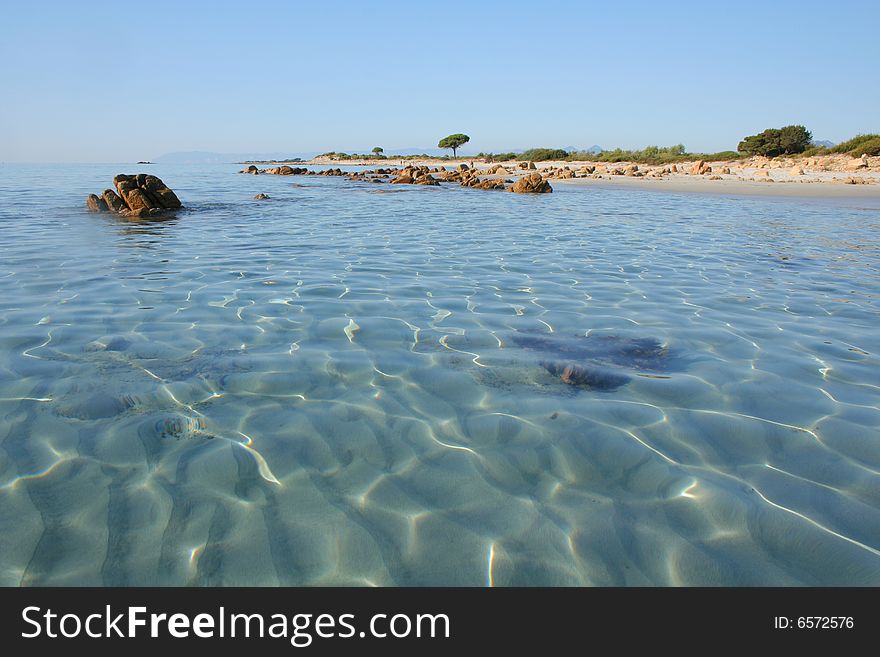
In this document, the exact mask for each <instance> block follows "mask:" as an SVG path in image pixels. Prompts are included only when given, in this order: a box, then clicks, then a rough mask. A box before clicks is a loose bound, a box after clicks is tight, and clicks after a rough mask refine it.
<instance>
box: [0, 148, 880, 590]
mask: <svg viewBox="0 0 880 657" xmlns="http://www.w3.org/2000/svg"><path fill="white" fill-rule="evenodd" d="M237 168H238V167H236V166H234V165H229V166H205V167H195V166H192V167H183V166H177V167H171V166H158V165H156V166H153V167H141V168H140V169H138V168H136V167H132V166H119V165H89V166H61V165H59V166H45V167H37V166H14V167H13V166H8V165H7V166H3V167H0V584H3V585H19V584H24V585H73V584H86V585H150V584H159V585H166V584H199V585H278V584H283V585H288V584H323V585H373V584H375V585H470V586H485V585H489V584H491V585H496V586H499V585H682V584H684V585H696V584H701V585H765V584H766V585H797V584H808V585H815V584H820V585H826V584H829V585H843V584H854V585H874V586H876V585H880V485H878V484H880V479H878V473H880V429H878V427H880V376H878V371H880V370H878V364H880V360H878V354H880V332H878V330H877V329H878V324H880V322H878V319H880V211H878V209H877V208H876V207H874V208H871V207H861V206H860V204H859V203H858V202H853V203H847V202H843V203H840V202H838V203H835V204H828V205H824V204H820V203H815V202H798V201H794V200H786V201H780V200H760V199H747V198H738V199H734V198H722V197H702V196H699V197H698V196H693V195H690V196H689V195H673V194H668V195H667V194H661V193H656V192H636V191H623V190H599V189H581V188H576V187H572V186H564V185H559V186H557V190H556V192H554V193H553V194H552V195H541V196H535V197H529V196H520V195H515V194H503V193H496V192H485V191H479V190H470V189H462V188H459V187H456V186H443V187H440V188H425V187H409V186H407V187H405V188H402V187H400V186H390V185H376V184H366V183H350V182H347V181H345V180H342V179H338V178H316V177H276V176H259V177H254V176H245V175H236V174H235V171H236V170H237ZM138 170H149V171H150V172H153V173H155V174H157V175H159V176H160V177H162V178H163V180H164V181H165V182H166V183H167V184H168V185H169V186H171V187H172V188H173V189H174V190H175V191H177V193H178V195H179V196H180V197H181V199H182V200H183V202H184V203H185V204H186V206H187V207H188V210H187V211H185V212H181V213H180V214H179V215H178V216H177V217H176V218H174V219H171V220H169V221H165V222H156V223H141V224H131V223H124V222H120V221H117V220H114V219H113V218H110V217H108V216H106V215H105V216H98V215H92V214H89V213H87V212H86V211H85V207H84V199H85V196H86V195H87V194H88V193H90V192H93V191H100V190H102V189H104V188H105V187H107V186H109V183H110V181H111V179H112V177H113V175H114V174H116V173H120V172H126V173H133V172H137V171H138ZM294 185H301V186H294ZM258 192H266V193H268V194H269V195H270V196H271V197H272V199H271V200H269V201H262V202H257V201H254V200H252V199H253V196H254V194H256V193H258ZM609 336H614V337H609ZM646 340H647V343H646V342H644V341H646ZM651 340H655V341H656V344H658V345H662V348H663V351H662V354H661V356H662V357H661V358H660V361H662V362H657V363H655V362H653V361H652V360H651V359H648V361H650V362H648V361H646V360H644V359H639V358H635V357H633V358H629V357H628V355H627V353H624V355H623V356H620V354H618V355H616V356H615V354H614V353H612V352H613V351H614V350H615V349H616V348H617V346H619V345H633V344H650V343H651V342H650V341H651ZM634 341H635V342H634ZM639 341H642V342H639ZM536 344H537V345H538V348H535V345H536ZM584 351H586V352H589V354H588V356H584V354H583V352H584ZM629 355H631V354H629ZM548 358H549V359H556V360H557V361H558V362H563V363H565V362H568V361H570V360H572V359H576V360H577V359H580V360H579V361H578V362H583V359H584V358H586V359H587V361H586V362H588V364H589V365H590V366H591V367H592V366H594V365H595V366H596V367H598V368H600V371H601V372H603V373H604V374H603V376H605V375H608V376H613V377H617V379H620V380H622V381H623V383H621V384H619V385H614V386H608V387H607V388H601V389H586V388H578V387H574V386H570V385H566V384H565V383H563V382H562V381H561V380H560V378H559V376H554V375H553V374H551V373H550V372H549V371H548V370H547V369H546V368H544V367H542V366H541V365H540V362H541V361H544V360H546V359H548ZM557 374H558V372H557ZM617 379H615V380H617Z"/></svg>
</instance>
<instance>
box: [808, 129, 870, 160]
mask: <svg viewBox="0 0 880 657" xmlns="http://www.w3.org/2000/svg"><path fill="white" fill-rule="evenodd" d="M841 153H845V154H847V155H849V156H851V157H861V156H862V155H869V156H877V155H880V134H865V135H856V136H855V137H853V138H852V139H847V140H846V141H843V142H840V143H839V144H837V145H836V146H831V147H825V146H815V147H813V148H810V149H807V150H806V151H804V153H803V155H804V157H814V156H816V155H836V154H841Z"/></svg>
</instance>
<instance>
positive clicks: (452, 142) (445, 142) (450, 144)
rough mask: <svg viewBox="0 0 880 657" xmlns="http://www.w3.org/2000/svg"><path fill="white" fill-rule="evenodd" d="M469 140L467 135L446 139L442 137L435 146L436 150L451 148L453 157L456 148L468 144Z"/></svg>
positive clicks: (455, 135)
mask: <svg viewBox="0 0 880 657" xmlns="http://www.w3.org/2000/svg"><path fill="white" fill-rule="evenodd" d="M470 140H471V138H470V137H468V136H467V135H463V134H461V133H457V134H454V135H449V136H448V137H444V138H443V139H441V140H440V142H439V143H438V144H437V148H451V149H452V157H455V151H456V149H457V148H459V147H460V146H462V145H463V144H466V143H468V142H469V141H470Z"/></svg>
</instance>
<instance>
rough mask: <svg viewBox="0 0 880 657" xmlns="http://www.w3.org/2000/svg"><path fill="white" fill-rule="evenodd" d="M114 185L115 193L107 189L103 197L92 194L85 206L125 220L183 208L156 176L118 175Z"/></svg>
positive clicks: (173, 194) (141, 174)
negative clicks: (117, 215)
mask: <svg viewBox="0 0 880 657" xmlns="http://www.w3.org/2000/svg"><path fill="white" fill-rule="evenodd" d="M113 184H114V185H115V187H116V190H115V191H114V190H112V189H106V190H104V193H103V194H102V195H101V197H98V196H97V195H95V194H90V195H89V197H88V199H86V205H87V206H88V208H89V209H90V210H92V211H93V212H104V211H108V210H109V211H112V212H115V213H117V214H119V215H122V216H124V217H144V216H153V215H155V214H159V213H161V212H163V211H165V210H176V209H177V208H179V207H181V204H180V199H179V198H177V195H176V194H175V193H174V192H172V191H171V190H170V189H169V188H168V187H166V186H165V183H163V182H162V181H161V180H160V179H159V178H157V177H156V176H151V175H148V174H144V173H139V174H137V175H134V176H132V175H125V174H119V175H118V176H116V177H114V178H113ZM142 211H143V212H142Z"/></svg>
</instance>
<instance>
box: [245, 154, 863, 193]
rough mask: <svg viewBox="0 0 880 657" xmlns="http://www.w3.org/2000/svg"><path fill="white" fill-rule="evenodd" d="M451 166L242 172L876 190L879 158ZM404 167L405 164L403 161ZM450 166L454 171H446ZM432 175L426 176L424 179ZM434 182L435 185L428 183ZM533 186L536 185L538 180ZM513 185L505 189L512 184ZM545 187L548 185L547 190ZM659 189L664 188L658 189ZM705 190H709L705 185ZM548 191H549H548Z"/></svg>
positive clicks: (466, 182)
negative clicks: (527, 177) (532, 176)
mask: <svg viewBox="0 0 880 657" xmlns="http://www.w3.org/2000/svg"><path fill="white" fill-rule="evenodd" d="M468 162H469V163H468V164H466V163H464V162H461V161H454V162H450V161H449V160H443V159H427V160H420V161H417V162H413V163H407V164H406V165H405V166H389V162H388V160H381V159H379V160H374V159H369V160H367V159H365V160H357V161H345V162H344V166H346V167H361V166H365V167H370V166H375V167H376V168H375V169H367V170H364V171H357V172H346V171H343V170H342V169H340V168H339V166H338V165H342V164H343V162H341V161H338V160H333V159H332V158H316V159H315V160H311V161H309V162H302V163H297V166H291V165H287V164H282V165H280V166H275V167H269V168H265V169H258V168H257V167H256V166H255V165H250V166H249V167H248V168H247V169H244V170H243V173H252V174H261V173H265V174H277V175H338V176H348V177H350V178H352V179H360V180H367V181H373V182H382V181H383V180H384V181H386V182H394V180H385V177H386V176H394V177H396V178H398V179H399V180H398V182H409V178H412V181H411V182H412V184H426V185H431V184H433V181H446V182H458V183H460V184H461V185H463V186H465V187H474V188H477V189H498V190H500V189H508V190H510V191H518V190H516V189H514V188H515V187H517V182H518V181H516V178H517V177H520V176H524V175H528V174H534V173H537V174H539V175H540V178H541V180H542V181H544V182H547V181H555V180H559V181H574V180H581V181H583V182H587V181H600V182H601V181H603V180H604V181H606V182H617V181H620V182H623V181H626V180H633V182H635V179H640V180H643V181H644V182H645V186H648V185H650V183H652V182H654V181H674V182H675V183H676V184H684V185H691V184H692V183H693V184H698V185H700V186H701V187H704V185H703V184H702V183H703V182H704V181H726V182H725V184H723V185H717V186H716V185H712V186H711V187H712V188H717V189H719V190H720V189H722V188H727V187H729V186H730V183H731V181H732V182H738V183H743V184H746V185H750V186H752V187H754V185H751V183H762V184H769V183H801V184H804V185H811V186H813V187H816V186H819V187H825V186H827V185H828V184H834V185H854V186H866V185H867V186H872V185H880V157H868V156H863V157H859V158H852V157H849V156H848V155H821V156H816V157H807V158H796V157H778V158H766V157H751V158H744V159H735V160H725V161H712V162H707V161H703V160H692V161H682V162H676V163H673V164H656V165H650V164H640V163H636V162H614V163H609V162H596V161H584V162H564V161H555V162H504V163H489V162H485V161H481V160H469V161H468ZM328 163H333V164H337V166H336V167H335V168H334V167H331V168H328V169H324V170H320V171H314V170H312V169H309V168H307V167H315V166H320V165H322V164H328ZM401 165H403V162H401ZM450 167H451V168H452V170H450ZM428 176H430V177H428ZM432 179H433V180H432ZM532 180H534V182H533V183H530V185H531V186H533V187H534V186H535V185H536V184H537V181H536V179H532ZM511 184H512V186H509V185H511ZM548 187H549V185H548ZM661 187H662V186H661ZM705 187H706V188H708V187H710V186H709V185H705ZM546 191H552V188H551V189H548V190H546Z"/></svg>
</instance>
